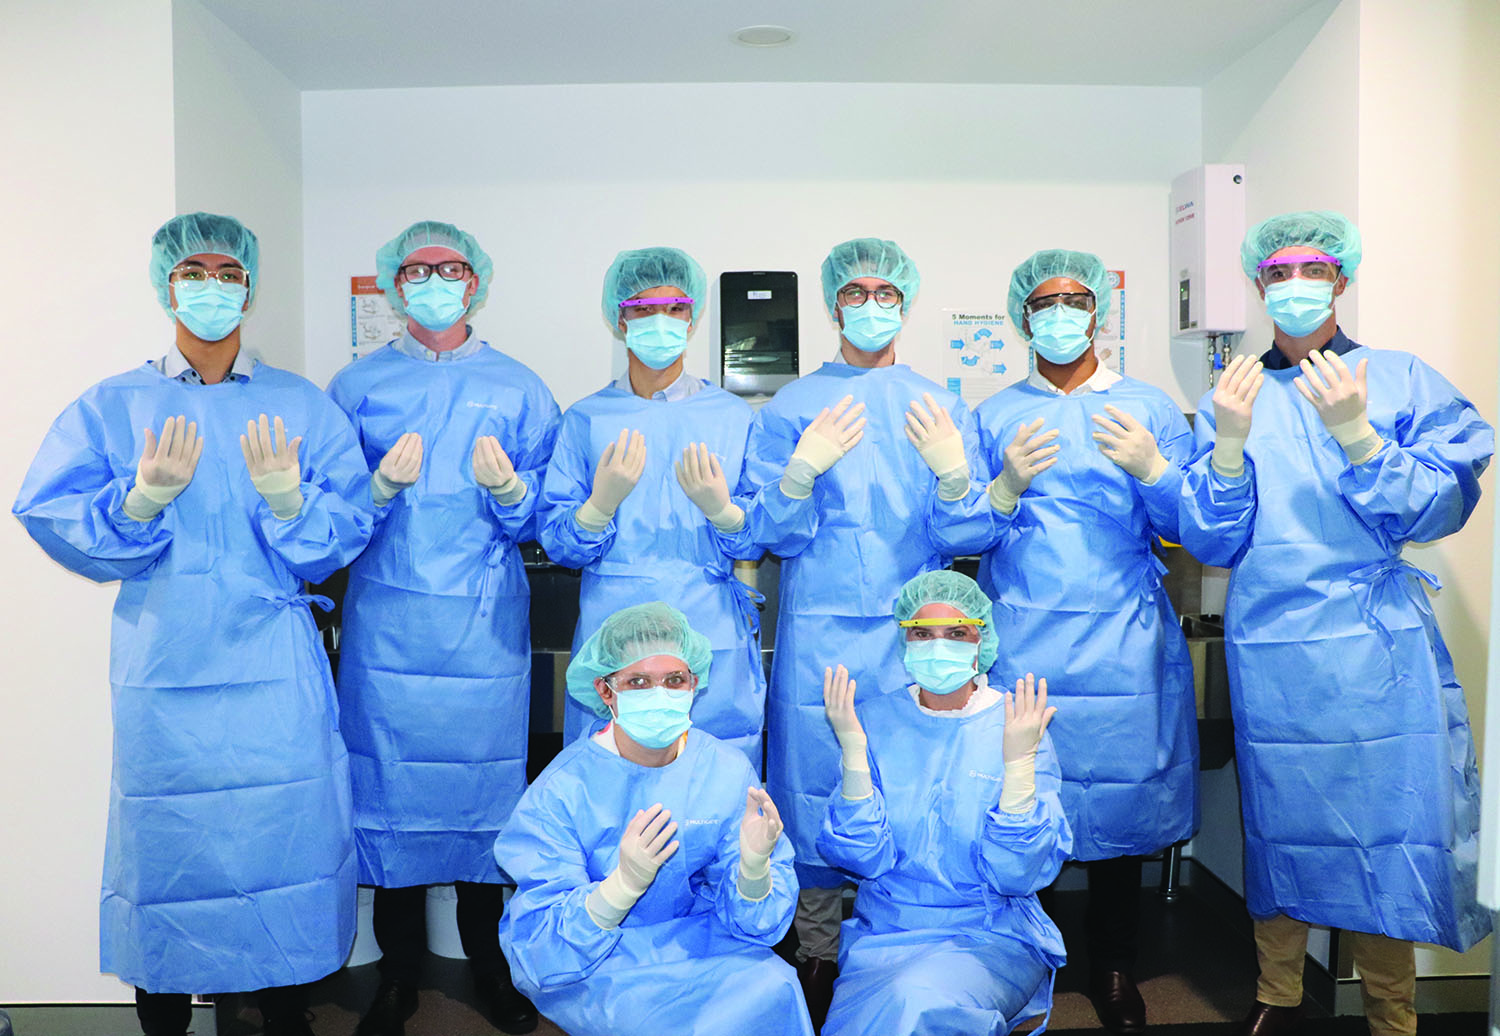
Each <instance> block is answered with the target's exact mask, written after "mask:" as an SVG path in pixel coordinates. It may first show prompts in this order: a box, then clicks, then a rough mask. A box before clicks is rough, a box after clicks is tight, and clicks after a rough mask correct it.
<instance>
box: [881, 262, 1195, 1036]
mask: <svg viewBox="0 0 1500 1036" xmlns="http://www.w3.org/2000/svg"><path fill="white" fill-rule="evenodd" d="M1109 301H1110V282H1109V271H1108V270H1106V269H1105V267H1104V263H1103V262H1101V261H1100V259H1099V257H1098V256H1095V255H1090V254H1089V253H1087V252H1074V251H1067V250H1064V249H1049V250H1046V251H1041V252H1037V253H1036V254H1035V255H1032V256H1031V257H1030V258H1028V259H1027V260H1026V261H1025V262H1023V263H1022V264H1021V265H1020V266H1018V267H1017V268H1016V270H1015V272H1014V273H1013V274H1012V275H1011V279H1010V293H1009V300H1008V311H1009V316H1010V319H1011V324H1012V326H1014V327H1016V328H1017V329H1018V330H1019V331H1020V332H1021V334H1023V335H1026V336H1028V337H1029V339H1030V341H1031V347H1032V350H1033V352H1034V354H1035V357H1036V364H1035V370H1034V371H1033V372H1032V374H1031V376H1030V377H1028V378H1027V379H1026V380H1025V381H1023V382H1020V383H1018V384H1016V385H1012V386H1011V387H1009V388H1007V389H1005V390H1004V391H1002V392H999V393H996V394H995V395H994V396H992V397H990V398H989V399H988V400H986V401H985V402H984V403H982V404H981V405H980V406H979V408H978V410H977V411H976V412H975V418H976V420H977V422H978V425H979V441H980V446H981V450H982V452H983V454H984V457H985V460H986V461H987V462H988V463H989V466H990V469H989V470H990V472H991V473H994V474H995V475H996V478H995V479H994V481H993V482H991V483H990V486H989V489H988V491H986V490H983V489H978V490H976V491H975V492H972V493H970V494H969V496H968V497H966V498H965V499H963V500H957V501H945V500H942V499H939V498H934V500H933V519H932V520H933V529H934V534H935V537H936V538H937V540H938V542H939V543H940V544H941V546H942V548H943V549H944V550H945V551H947V552H949V553H953V554H972V553H982V554H983V559H982V561H981V564H980V568H979V583H980V585H981V586H983V587H984V590H985V592H986V593H987V594H990V595H991V596H992V597H993V598H994V600H995V602H996V612H997V613H998V619H997V621H998V623H999V633H1000V651H999V656H998V661H997V663H996V667H995V670H994V672H995V673H997V674H1001V675H1005V676H1009V675H1011V674H1015V673H1024V672H1028V671H1040V670H1042V669H1046V670H1047V672H1048V674H1049V676H1050V677H1051V679H1052V696H1053V700H1054V701H1057V702H1064V703H1066V704H1065V705H1064V708H1063V710H1062V716H1061V718H1060V719H1059V720H1058V722H1057V723H1056V724H1055V725H1054V726H1053V727H1052V737H1053V738H1054V739H1055V741H1056V743H1057V756H1058V760H1059V763H1060V764H1061V766H1062V772H1063V807H1064V808H1065V809H1066V810H1067V813H1068V820H1069V822H1070V823H1071V824H1072V827H1073V856H1074V858H1075V859H1078V860H1082V861H1087V864H1088V868H1087V869H1088V883H1089V897H1088V907H1087V913H1086V918H1085V933H1086V944H1087V947H1088V966H1089V980H1088V990H1089V996H1090V999H1092V1000H1093V1002H1094V1006H1095V1009H1096V1010H1097V1012H1098V1014H1099V1018H1100V1020H1101V1021H1102V1022H1103V1023H1104V1026H1105V1028H1107V1029H1109V1030H1111V1031H1113V1032H1118V1033H1134V1032H1139V1031H1140V1030H1141V1029H1143V1028H1144V1027H1145V1025H1146V1005H1145V1002H1144V1001H1143V1000H1142V998H1141V995H1140V992H1139V990H1138V989H1137V987H1136V984H1135V976H1134V968H1135V959H1136V949H1137V941H1138V939H1137V930H1138V928H1139V904H1140V894H1141V857H1142V856H1143V855H1147V854H1151V853H1155V852H1157V851H1158V850H1160V849H1162V848H1163V847H1165V846H1168V845H1171V844H1172V843H1173V842H1178V841H1182V840H1184V839H1187V838H1189V837H1191V836H1192V833H1193V831H1194V829H1195V828H1196V827H1197V824H1198V727H1197V710H1196V707H1195V701H1194V697H1193V667H1192V661H1191V659H1189V657H1188V649H1187V641H1186V640H1185V639H1184V638H1183V635H1182V628H1181V626H1180V625H1179V623H1178V621H1177V616H1176V614H1174V612H1173V610H1172V605H1171V602H1169V601H1168V600H1167V594H1166V591H1165V590H1164V589H1163V587H1162V582H1161V573H1162V572H1163V571H1165V569H1164V567H1163V565H1162V563H1161V561H1159V560H1158V559H1157V557H1156V555H1155V554H1154V553H1153V550H1152V548H1153V546H1154V544H1155V542H1156V541H1157V539H1158V537H1165V538H1166V539H1168V540H1170V541H1173V542H1175V541H1176V539H1177V500H1178V496H1179V495H1180V492H1181V488H1182V468H1183V467H1184V466H1185V465H1186V464H1187V463H1188V461H1189V460H1190V459H1191V457H1192V449H1193V445H1192V433H1191V432H1190V431H1189V430H1188V425H1187V421H1186V420H1185V419H1184V418H1183V416H1182V412H1181V411H1180V410H1179V409H1178V408H1177V406H1176V404H1174V403H1173V402H1172V400H1171V399H1169V398H1168V397H1167V395H1166V393H1164V392H1162V391H1161V390H1159V389H1157V388H1154V387H1152V386H1150V385H1147V384H1146V383H1145V382H1142V381H1138V380H1136V379H1135V378H1128V377H1124V376H1122V375H1120V374H1117V373H1115V372H1114V371H1112V370H1110V369H1108V368H1107V367H1105V366H1103V365H1102V364H1101V363H1100V362H1099V359H1098V357H1097V356H1096V355H1095V352H1094V342H1093V339H1094V335H1095V334H1096V333H1097V331H1098V328H1099V327H1100V326H1101V325H1102V323H1103V321H1104V319H1105V317H1106V316H1107V314H1108V312H1109ZM909 424H910V428H911V438H912V440H913V442H914V443H916V444H918V446H919V447H920V448H922V449H923V450H924V451H925V452H924V456H927V457H930V458H933V457H936V458H940V457H941V456H942V455H943V452H944V451H945V450H946V451H947V452H949V453H952V454H953V455H955V456H956V455H957V453H958V451H959V450H960V449H961V448H962V447H961V445H960V443H959V441H958V432H957V430H956V429H955V428H954V427H953V422H952V421H951V420H950V419H949V417H948V415H947V414H946V413H944V412H943V411H942V409H941V408H938V407H934V406H929V405H916V406H913V407H912V413H911V416H910V419H909ZM942 466H943V464H942V461H941V460H939V461H938V463H937V467H939V468H941V467H942Z"/></svg>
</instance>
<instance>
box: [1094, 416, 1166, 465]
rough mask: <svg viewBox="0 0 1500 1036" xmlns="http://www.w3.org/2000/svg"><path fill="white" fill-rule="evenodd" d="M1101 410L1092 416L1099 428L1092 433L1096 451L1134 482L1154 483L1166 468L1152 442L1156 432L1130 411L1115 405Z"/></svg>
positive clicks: (1163, 459)
mask: <svg viewBox="0 0 1500 1036" xmlns="http://www.w3.org/2000/svg"><path fill="white" fill-rule="evenodd" d="M1104 410H1105V413H1107V414H1109V417H1105V416H1104V415H1103V414H1095V415H1094V416H1093V421H1094V424H1096V425H1098V426H1099V430H1098V431H1096V432H1095V433H1094V442H1096V443H1098V444H1099V452H1100V453H1102V454H1104V455H1105V456H1106V457H1108V458H1109V459H1110V460H1112V461H1114V462H1115V463H1116V464H1118V465H1119V466H1120V468H1121V470H1123V471H1124V472H1125V473H1126V474H1128V475H1130V476H1131V477H1132V478H1134V479H1135V480H1136V481H1137V482H1142V483H1145V484H1146V485H1148V486H1150V485H1155V484H1156V481H1157V479H1159V478H1161V477H1162V475H1163V474H1165V473H1166V470H1167V458H1165V457H1163V456H1162V454H1161V450H1160V449H1159V448H1158V447H1157V445H1156V436H1154V435H1152V434H1151V429H1149V428H1147V427H1146V426H1145V425H1143V424H1141V423H1140V422H1139V421H1137V420H1136V419H1135V416H1134V415H1133V414H1130V413H1129V412H1127V411H1124V410H1121V409H1120V408H1119V407H1117V406H1111V405H1110V404H1108V403H1106V404H1105V405H1104Z"/></svg>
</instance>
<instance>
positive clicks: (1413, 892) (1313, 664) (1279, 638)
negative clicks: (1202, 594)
mask: <svg viewBox="0 0 1500 1036" xmlns="http://www.w3.org/2000/svg"><path fill="white" fill-rule="evenodd" d="M1360 258H1361V244H1360V237H1359V231H1358V230H1357V229H1356V228H1355V226H1354V224H1352V223H1351V222H1349V220H1347V219H1345V218H1344V217H1343V216H1340V215H1338V214H1337V213H1331V212H1294V213H1289V214H1287V215H1283V216H1277V217H1274V218H1272V219H1269V220H1266V221H1265V222H1263V223H1261V224H1259V225H1257V226H1255V227H1254V228H1252V229H1251V231H1250V232H1249V234H1247V235H1246V237H1245V242H1244V246H1243V248H1242V250H1241V260H1242V264H1243V266H1244V269H1245V273H1246V275H1247V276H1249V277H1251V278H1253V279H1254V281H1255V285H1256V287H1257V289H1258V290H1259V291H1260V293H1261V296H1262V298H1263V299H1264V300H1265V304H1266V311H1267V313H1268V314H1269V315H1270V317H1271V319H1272V321H1273V322H1274V324H1275V332H1274V341H1273V344H1272V346H1271V348H1270V349H1268V350H1267V351H1266V352H1265V354H1264V355H1263V356H1262V357H1261V358H1260V360H1259V361H1258V362H1257V361H1253V360H1251V359H1250V358H1249V357H1244V356H1242V357H1237V358H1236V359H1235V360H1234V361H1232V362H1231V364H1230V366H1229V368H1228V369H1227V370H1226V371H1225V373H1224V376H1223V377H1222V378H1221V379H1220V381H1219V383H1218V385H1217V386H1216V387H1215V388H1214V390H1213V391H1212V392H1211V393H1209V394H1208V395H1206V396H1205V397H1204V398H1203V400H1202V402H1201V403H1200V404H1199V408H1198V420H1197V422H1196V424H1195V426H1194V432H1195V434H1196V437H1197V440H1198V447H1199V454H1198V456H1197V457H1196V458H1195V460H1194V461H1193V463H1192V465H1191V467H1190V468H1189V469H1188V471H1187V473H1186V476H1185V478H1184V482H1183V489H1182V519H1181V530H1182V538H1183V539H1182V542H1183V545H1184V546H1186V547H1187V548H1188V549H1190V550H1191V551H1193V553H1194V554H1196V555H1197V556H1198V557H1199V558H1201V559H1202V560H1203V561H1204V562H1205V563H1207V564H1213V565H1224V566H1227V567H1229V568H1231V569H1232V573H1231V576H1230V582H1229V591H1228V602H1227V604H1226V606H1225V616H1224V619H1225V640H1226V647H1227V651H1228V661H1229V687H1230V692H1231V701H1232V705H1233V710H1234V729H1235V755H1236V757H1237V760H1238V764H1239V777H1240V802H1241V806H1242V811H1243V814H1244V823H1245V895H1246V899H1247V901H1248V906H1249V908H1250V914H1251V916H1252V917H1253V918H1255V939H1256V949H1257V952H1258V955H1259V958H1260V968H1261V973H1260V980H1259V983H1258V985H1257V988H1256V1004H1255V1007H1254V1009H1253V1010H1252V1011H1251V1014H1250V1016H1249V1017H1248V1018H1247V1019H1246V1022H1245V1026H1244V1030H1243V1031H1245V1032H1246V1033H1250V1034H1254V1036H1281V1034H1284V1033H1289V1032H1292V1031H1294V1030H1295V1028H1296V1026H1297V1022H1298V1005H1299V1004H1300V1002H1301V999H1302V958H1303V955H1304V952H1305V949H1306V946H1307V930H1308V925H1309V924H1319V925H1328V926H1330V927H1335V928H1342V929H1345V930H1347V931H1348V932H1349V933H1350V934H1351V936H1352V943H1353V950H1354V963H1355V966H1356V967H1358V968H1359V971H1360V975H1361V979H1362V983H1363V993H1364V1003H1365V1015H1366V1017H1367V1018H1368V1020H1369V1023H1370V1030H1371V1032H1372V1033H1375V1034H1377V1036H1386V1034H1401V1036H1409V1034H1411V1033H1414V1032H1416V1024H1417V1016H1416V1011H1415V1008H1414V1006H1413V999H1414V996H1415V986H1416V966H1415V958H1414V954H1413V948H1412V945H1411V944H1412V942H1425V943H1437V944H1439V945H1442V946H1447V947H1450V948H1452V949H1455V950H1466V949H1468V948H1469V947H1470V946H1472V945H1473V944H1474V943H1475V942H1477V941H1478V940H1480V939H1481V938H1483V937H1484V935H1485V933H1487V932H1488V931H1489V929H1490V923H1489V918H1488V914H1487V913H1486V911H1484V910H1483V909H1482V908H1481V907H1480V906H1479V904H1478V903H1477V901H1476V873H1475V862H1476V856H1477V852H1478V844H1477V837H1478V825H1479V779H1478V774H1477V772H1476V768H1475V761H1474V743H1473V738H1472V736H1471V735H1470V733H1469V718H1468V712H1467V709H1466V708H1465V704H1464V695H1463V689H1462V688H1461V687H1460V686H1459V684H1458V680H1457V678H1456V676H1455V675H1454V671H1453V662H1452V659H1451V658H1450V656H1449V654H1448V649H1447V648H1446V647H1445V646H1444V644H1443V638H1442V635H1441V634H1440V633H1439V631H1438V628H1437V623H1436V621H1435V619H1434V617H1433V612H1432V607H1431V605H1430V604H1429V602H1428V599H1427V592H1426V587H1424V584H1426V586H1427V587H1431V588H1433V589H1436V588H1437V586H1436V580H1435V579H1434V578H1433V577H1432V576H1431V575H1430V574H1428V573H1426V572H1423V571H1422V570H1421V569H1418V568H1416V567H1415V566H1414V565H1412V563H1411V562H1409V561H1407V560H1406V559H1405V558H1403V557H1402V548H1403V547H1405V546H1406V544H1408V543H1411V542H1428V541H1431V540H1436V539H1440V538H1442V537H1443V536H1447V535H1449V534H1450V533H1453V532H1456V531H1457V530H1458V529H1460V528H1461V527H1462V526H1463V524H1464V522H1465V521H1466V520H1467V519H1468V517H1469V515H1470V514H1471V513H1472V512H1473V510H1474V506H1475V504H1476V503H1477V502H1478V500H1479V476H1480V474H1481V473H1482V472H1483V471H1484V469H1485V467H1486V466H1487V465H1488V463H1489V460H1490V456H1491V454H1492V453H1493V452H1494V445H1495V438H1494V432H1493V429H1491V428H1490V426H1489V425H1488V424H1486V423H1485V422H1484V420H1483V419H1481V418H1480V416H1479V414H1478V412H1477V411H1476V410H1475V409H1474V406H1473V404H1471V403H1470V402H1469V401H1468V400H1467V399H1465V398H1464V397H1463V396H1462V395H1461V394H1460V393H1459V392H1458V390H1457V389H1455V388H1454V387H1453V386H1452V385H1451V384H1449V383H1448V382H1447V381H1446V380H1445V379H1444V378H1443V376H1442V375H1440V374H1438V373H1437V372H1436V371H1434V370H1433V369H1432V368H1431V367H1429V366H1427V364H1425V363H1423V362H1422V360H1420V359H1418V358H1417V357H1416V356H1414V355H1412V354H1411V353H1408V352H1401V351H1397V350H1387V349H1372V348H1369V347H1366V346H1362V345H1360V344H1359V343H1357V342H1354V341H1352V340H1351V339H1350V338H1349V337H1348V336H1347V335H1346V334H1345V333H1344V331H1343V330H1342V329H1341V328H1340V327H1339V324H1338V317H1337V314H1336V312H1335V305H1336V300H1337V299H1338V297H1339V296H1340V295H1342V294H1343V292H1344V289H1345V287H1346V286H1347V285H1348V283H1349V280H1350V278H1352V277H1353V276H1354V272H1355V268H1356V267H1357V266H1358V264H1359V261H1360ZM1252 418H1253V420H1252Z"/></svg>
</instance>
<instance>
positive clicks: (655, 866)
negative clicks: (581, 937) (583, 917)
mask: <svg viewBox="0 0 1500 1036" xmlns="http://www.w3.org/2000/svg"><path fill="white" fill-rule="evenodd" d="M676 833H677V825H676V824H675V823H673V822H672V811H671V810H669V809H663V808H662V804H661V803H660V802H658V803H656V804H655V805H653V806H651V807H650V808H649V809H641V810H636V814H635V816H633V817H631V818H630V823H628V824H626V825H625V833H624V834H622V835H621V836H620V862H619V863H618V864H617V865H616V866H615V869H614V870H612V871H610V872H609V874H608V875H607V876H606V877H605V879H604V880H603V881H601V882H600V883H599V884H598V886H597V887H595V889H594V890H593V891H592V892H590V893H589V894H588V896H586V897H585V898H584V902H583V905H584V909H586V910H587V911H588V913H589V916H590V917H591V918H593V919H594V923H595V924H597V925H598V926H599V927H600V928H616V927H618V926H619V924H620V922H621V921H623V920H624V919H625V915H626V914H628V913H630V908H631V907H633V906H635V904H636V901H637V900H639V899H640V898H641V897H642V896H644V895H645V894H646V890H647V889H648V888H650V887H651V882H652V881H653V880H655V878H656V872H657V871H659V870H661V865H662V864H664V863H666V862H667V860H668V859H670V858H671V856H672V854H673V853H675V852H676V851H677V843H676V842H674V841H672V836H673V835H675V834H676Z"/></svg>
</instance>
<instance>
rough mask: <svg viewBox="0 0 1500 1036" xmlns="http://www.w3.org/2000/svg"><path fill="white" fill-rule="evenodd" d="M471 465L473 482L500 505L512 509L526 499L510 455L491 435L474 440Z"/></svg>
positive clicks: (524, 490) (523, 484) (524, 486)
mask: <svg viewBox="0 0 1500 1036" xmlns="http://www.w3.org/2000/svg"><path fill="white" fill-rule="evenodd" d="M471 463H472V464H473V467H474V481H475V482H478V483H479V484H480V485H481V486H483V487H484V488H485V489H487V490H489V493H490V496H492V497H494V498H495V500H496V501H498V502H499V503H500V504H501V505H503V506H505V507H514V506H515V505H516V504H519V503H520V502H521V501H522V500H524V499H526V483H525V482H524V481H522V479H521V476H520V475H517V474H516V466H515V465H514V464H512V463H511V462H510V455H509V454H507V453H506V452H505V450H504V448H503V447H501V445H500V440H499V439H497V438H495V437H494V436H493V435H481V436H480V437H479V438H477V439H475V440H474V453H473V456H472V458H471Z"/></svg>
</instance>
